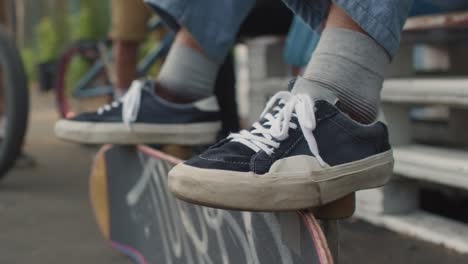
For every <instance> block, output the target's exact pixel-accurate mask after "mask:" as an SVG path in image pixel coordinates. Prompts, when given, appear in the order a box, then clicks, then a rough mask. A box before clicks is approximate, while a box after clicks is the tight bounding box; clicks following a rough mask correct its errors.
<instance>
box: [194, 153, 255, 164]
mask: <svg viewBox="0 0 468 264" xmlns="http://www.w3.org/2000/svg"><path fill="white" fill-rule="evenodd" d="M198 157H199V158H200V159H202V160H208V161H217V162H224V163H231V164H250V162H241V161H226V160H219V159H210V158H204V157H202V156H201V155H198Z"/></svg>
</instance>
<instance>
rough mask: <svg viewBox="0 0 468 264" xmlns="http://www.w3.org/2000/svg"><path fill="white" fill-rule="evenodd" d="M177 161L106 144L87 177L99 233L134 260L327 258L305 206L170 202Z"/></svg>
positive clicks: (146, 149)
mask: <svg viewBox="0 0 468 264" xmlns="http://www.w3.org/2000/svg"><path fill="white" fill-rule="evenodd" d="M178 162H180V160H179V159H177V158H175V157H172V156H170V155H167V154H165V153H163V152H160V151H157V150H154V149H152V148H149V147H146V146H136V147H117V146H105V147H103V148H102V149H101V151H100V152H99V153H98V155H97V157H96V160H95V163H94V168H93V172H92V174H91V177H90V196H91V197H90V198H91V203H92V206H93V209H94V212H95V215H96V219H97V222H98V225H99V228H100V230H101V231H102V233H103V235H104V236H105V238H106V239H108V240H109V241H110V242H111V244H112V246H113V247H114V248H116V249H117V250H119V251H120V252H122V253H124V254H125V255H127V256H129V257H130V258H132V259H133V260H134V261H135V262H136V263H139V264H146V263H210V264H211V263H213V264H218V263H234V264H237V263H309V264H310V263H321V264H323V263H327V264H328V263H333V260H332V256H331V254H330V251H329V249H328V246H327V243H326V239H325V237H324V234H323V232H322V230H321V228H320V226H319V225H318V223H317V221H316V220H315V218H314V216H313V214H312V213H311V212H309V211H300V212H299V211H298V212H281V213H267V212H263V213H262V212H241V211H228V210H220V209H213V208H208V207H202V206H197V205H193V204H189V203H186V202H183V201H179V200H177V199H175V198H174V197H173V196H172V194H170V193H169V191H168V189H167V173H168V171H169V170H170V168H172V167H173V166H174V165H175V164H177V163H178Z"/></svg>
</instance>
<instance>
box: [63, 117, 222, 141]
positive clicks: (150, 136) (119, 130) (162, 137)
mask: <svg viewBox="0 0 468 264" xmlns="http://www.w3.org/2000/svg"><path fill="white" fill-rule="evenodd" d="M220 129H221V122H204V123H189V124H176V125H172V124H170V125H165V124H164V125H160V124H131V125H125V124H123V123H94V122H78V121H71V120H59V121H58V122H57V123H56V124H55V135H56V136H57V137H59V138H61V139H64V140H69V141H73V142H78V143H86V144H144V143H148V144H180V145H202V144H211V143H214V142H215V141H216V136H217V133H218V131H219V130H220Z"/></svg>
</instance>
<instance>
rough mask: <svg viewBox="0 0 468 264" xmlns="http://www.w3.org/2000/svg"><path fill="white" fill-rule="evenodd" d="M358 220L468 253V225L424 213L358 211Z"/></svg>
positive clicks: (356, 215)
mask: <svg viewBox="0 0 468 264" xmlns="http://www.w3.org/2000/svg"><path fill="white" fill-rule="evenodd" d="M355 217H356V218H360V219H363V220H365V221H368V222H369V223H371V224H374V225H376V226H381V227H384V228H387V229H389V230H392V231H394V232H397V233H399V234H402V235H406V236H411V237H415V238H417V239H420V240H423V241H427V242H431V243H434V244H437V245H442V246H445V247H446V248H449V249H452V250H455V251H458V252H460V253H468V225H466V224H463V223H461V222H457V221H454V220H451V219H448V218H444V217H440V216H437V215H434V214H430V213H427V212H424V211H419V210H418V211H414V212H411V213H408V214H400V215H390V214H373V213H369V212H366V211H360V210H359V208H358V211H356V214H355Z"/></svg>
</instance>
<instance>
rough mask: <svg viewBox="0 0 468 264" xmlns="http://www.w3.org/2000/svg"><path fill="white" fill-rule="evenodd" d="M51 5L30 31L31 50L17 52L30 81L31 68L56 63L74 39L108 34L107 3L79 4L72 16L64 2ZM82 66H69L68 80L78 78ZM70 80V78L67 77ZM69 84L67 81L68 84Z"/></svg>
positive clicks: (84, 0) (87, 1)
mask: <svg viewBox="0 0 468 264" xmlns="http://www.w3.org/2000/svg"><path fill="white" fill-rule="evenodd" d="M58 1H61V2H59V4H57V5H52V6H51V7H50V8H49V9H50V10H48V14H49V15H46V16H43V17H42V18H41V19H40V20H39V23H37V25H36V27H35V28H34V35H35V36H34V38H35V39H36V46H35V47H32V48H30V47H28V48H24V49H22V50H21V55H22V57H23V61H24V64H25V68H26V71H27V74H28V77H29V78H30V80H34V79H35V67H36V66H35V65H36V64H39V63H43V62H48V61H51V60H54V59H57V58H58V56H60V53H61V52H62V51H63V50H64V48H65V47H66V46H67V45H68V44H70V43H72V42H73V41H75V40H78V39H102V38H105V37H106V35H107V32H108V30H109V24H110V17H109V1H96V0H80V2H79V10H78V12H76V13H74V14H72V13H71V12H68V10H69V9H70V8H69V6H68V1H63V0H58ZM86 67H88V66H87V65H86V62H72V66H71V67H70V71H71V72H70V73H69V74H70V75H71V76H80V74H82V73H83V72H84V71H85V69H86ZM70 78H71V77H70ZM72 81H73V80H70V82H72Z"/></svg>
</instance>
